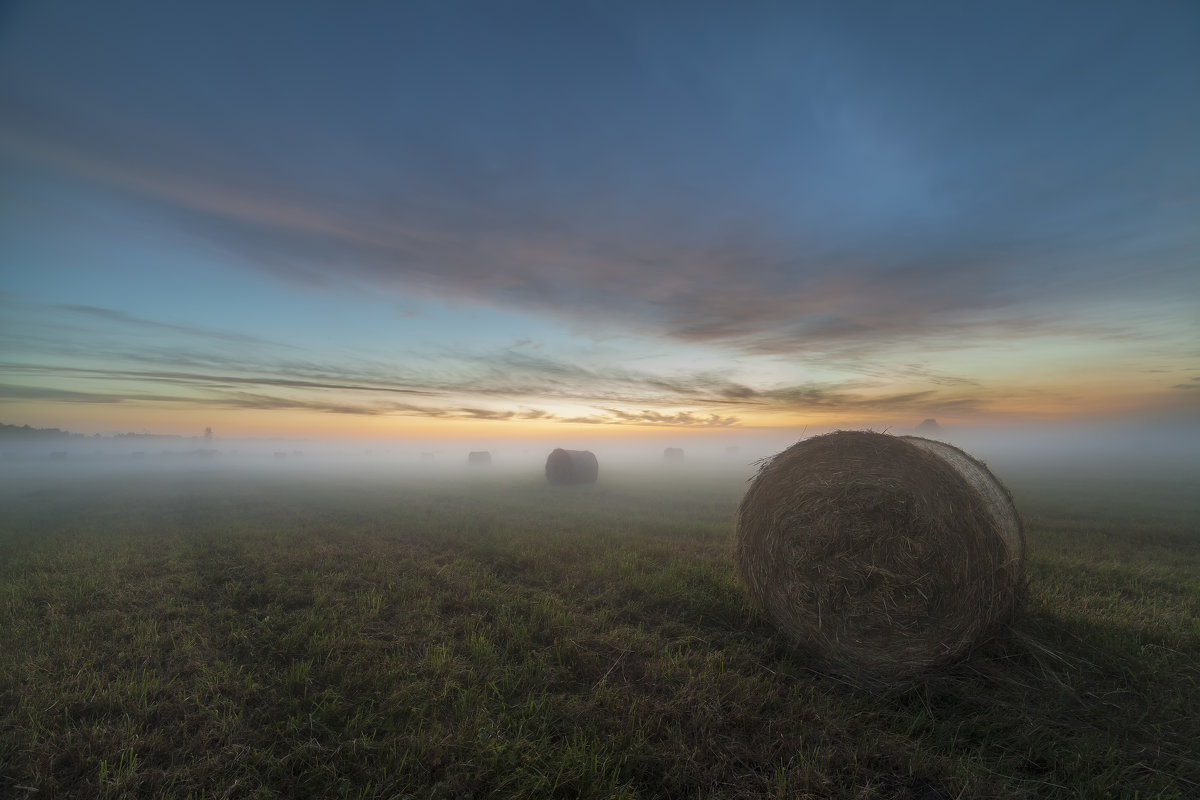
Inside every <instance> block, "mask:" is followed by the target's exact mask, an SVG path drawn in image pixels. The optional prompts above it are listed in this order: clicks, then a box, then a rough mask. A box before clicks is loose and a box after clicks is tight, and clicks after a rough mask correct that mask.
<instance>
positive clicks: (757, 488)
mask: <svg viewBox="0 0 1200 800" xmlns="http://www.w3.org/2000/svg"><path fill="white" fill-rule="evenodd" d="M926 441H928V440H920V442H914V441H912V440H911V439H907V440H906V439H901V438H897V437H893V436H888V435H886V434H878V433H870V432H859V431H848V432H847V431H843V432H838V433H833V434H827V435H825V436H818V437H814V438H812V439H808V440H805V441H802V442H799V443H797V444H795V445H793V446H792V447H790V448H788V449H787V450H785V451H784V452H782V453H780V454H779V455H777V456H776V457H775V458H773V459H772V460H771V461H770V462H769V463H767V464H766V465H764V466H763V468H762V469H761V470H760V472H759V474H758V476H757V477H756V478H755V479H754V481H753V482H752V484H751V486H750V489H749V490H748V491H747V492H746V496H745V497H744V498H743V500H742V503H741V506H740V507H739V509H738V519H737V561H738V568H739V571H740V572H741V575H742V577H743V579H744V581H745V583H746V585H747V588H748V590H749V592H750V594H751V596H752V597H753V598H754V600H755V601H756V602H758V603H759V604H760V605H761V606H762V607H763V609H764V610H765V611H766V612H767V615H768V616H769V617H770V618H771V619H772V621H774V622H775V624H776V625H778V626H779V627H780V628H781V629H782V630H783V631H784V632H786V633H787V634H788V635H789V636H790V637H791V638H792V639H793V640H794V641H795V642H796V643H797V644H798V645H800V646H801V647H802V648H804V649H805V650H808V651H809V652H811V653H812V654H813V655H815V656H816V657H817V658H818V659H819V660H821V661H823V662H825V663H826V664H827V665H829V666H831V667H833V668H835V669H838V670H839V671H843V672H846V673H850V674H855V675H858V676H861V677H863V678H867V679H871V680H876V681H878V680H883V681H893V680H903V679H905V678H907V677H909V676H911V675H913V674H915V673H917V672H920V671H922V670H925V669H928V668H929V667H932V666H935V665H938V664H942V663H945V662H947V661H950V660H952V659H954V658H956V657H958V656H960V655H962V654H963V653H965V652H966V651H967V650H969V649H970V648H971V647H972V646H974V645H975V644H976V643H978V642H979V641H980V640H982V639H983V638H984V637H985V636H987V635H988V634H989V633H990V632H992V631H993V630H994V629H995V628H996V627H997V626H999V625H1001V624H1002V623H1004V622H1005V621H1007V620H1008V619H1009V618H1010V617H1011V616H1012V614H1013V612H1014V611H1015V608H1016V604H1017V601H1018V598H1019V595H1020V591H1021V588H1022V586H1023V571H1022V558H1023V551H1024V538H1023V534H1022V531H1021V525H1020V518H1019V516H1018V515H1017V513H1016V509H1015V507H1013V505H1012V499H1011V497H1010V496H1009V494H1008V492H1007V491H1006V490H1005V489H1004V487H1003V486H1002V485H1001V484H1000V483H999V481H997V480H996V479H995V477H994V476H992V474H991V473H990V472H988V471H987V469H986V467H984V466H983V465H982V464H980V463H979V462H977V461H975V460H974V459H971V458H970V457H969V456H967V455H966V454H965V453H962V451H959V450H957V449H956V448H950V446H949V445H942V444H941V443H932V444H931V445H928V446H927V445H924V444H922V442H926ZM945 448H949V450H946V449H945ZM950 451H953V453H951V452H950ZM955 453H956V454H958V456H955V455H954V454H955Z"/></svg>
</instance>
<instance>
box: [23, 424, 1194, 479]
mask: <svg viewBox="0 0 1200 800" xmlns="http://www.w3.org/2000/svg"><path fill="white" fill-rule="evenodd" d="M882 430H885V431H886V432H888V433H892V434H896V435H923V436H928V437H929V438H934V439H939V440H941V441H945V442H949V443H951V444H954V445H956V446H958V447H961V448H962V449H964V450H966V451H967V452H968V453H970V454H971V455H973V456H975V457H976V458H978V459H980V460H982V461H984V462H986V463H987V464H988V465H989V466H990V467H991V469H992V471H993V472H995V473H996V474H997V475H998V476H999V477H1000V478H1001V479H1002V480H1003V479H1004V478H1005V474H1006V473H1030V472H1033V473H1038V472H1045V473H1053V474H1058V475H1064V474H1070V475H1076V476H1078V477H1080V478H1086V477H1088V476H1096V477H1104V478H1106V479H1112V478H1122V477H1125V478H1128V479H1130V480H1143V479H1152V478H1155V477H1162V478H1171V479H1175V480H1178V479H1190V478H1198V479H1200V455H1198V454H1200V426H1194V425H1193V426H1180V425H1169V424H1166V423H1153V422H1146V423H1141V424H1137V425H1130V424H1125V425H1116V424H1076V425H1057V426H1052V425H1042V426H1022V427H1015V426H1014V427H1008V428H997V427H991V428H954V427H941V426H937V427H934V428H933V429H932V430H931V429H929V428H928V426H927V427H924V428H920V429H919V428H917V427H916V426H914V427H912V428H908V429H902V428H888V429H882ZM825 432H827V431H826V430H794V431H786V430H783V431H780V430H775V431H755V430H747V431H744V432H728V433H722V434H721V435H711V434H710V435H691V436H688V435H664V436H651V437H645V438H639V439H628V438H626V439H616V438H613V437H604V436H592V437H572V436H563V437H561V438H559V439H553V440H551V439H530V440H523V441H522V440H493V441H478V442H471V441H464V440H449V439H447V440H441V441H438V440H422V441H405V440H388V441H358V440H356V441H337V440H324V439H301V438H297V439H274V438H273V439H254V438H225V437H215V436H214V437H209V438H206V437H171V436H152V435H136V436H135V435H117V436H90V437H89V436H80V435H68V434H62V433H59V435H26V436H14V435H6V436H4V437H3V438H0V476H2V477H4V478H5V479H6V480H10V481H11V480H15V479H19V478H21V477H22V476H25V477H29V478H44V479H52V480H53V479H55V478H62V479H75V478H83V477H86V476H88V475H90V474H107V475H117V474H126V475H128V476H129V477H130V478H131V479H135V478H136V476H137V475H138V474H140V473H158V474H163V473H171V472H178V473H181V474H185V473H194V472H196V471H203V472H223V471H229V472H237V473H245V474H279V475H287V474H293V475H295V474H303V473H313V474H320V473H322V472H335V473H337V474H343V475H344V474H370V473H377V474H380V475H385V476H394V477H395V478H396V479H397V480H418V479H426V478H433V477H439V478H447V479H453V478H455V477H462V478H466V479H474V480H478V479H480V478H482V477H485V476H504V477H508V478H519V477H521V476H528V477H529V479H530V480H531V481H534V480H541V479H543V478H544V473H543V470H544V467H545V463H546V458H547V456H548V455H549V453H550V452H551V451H552V450H553V449H555V448H556V447H562V448H565V449H572V450H590V451H592V452H593V453H595V454H596V457H597V459H598V461H599V463H600V478H599V482H600V483H603V482H604V481H605V479H606V478H610V479H611V478H613V477H615V476H619V475H622V474H625V473H634V472H639V471H644V470H645V471H654V472H656V473H658V474H660V475H667V474H669V475H675V476H679V477H680V478H686V477H687V476H689V475H692V476H701V475H708V476H717V475H728V476H729V478H730V479H731V480H744V479H746V478H748V477H750V476H752V475H753V474H754V472H755V471H756V469H757V465H758V463H759V462H760V461H761V460H762V459H764V458H769V457H770V456H772V455H774V454H775V453H778V452H780V451H781V450H783V449H785V448H786V447H788V446H790V445H791V444H793V443H795V442H796V441H799V440H800V439H802V438H807V437H809V436H813V435H819V434H821V433H825ZM667 448H679V449H682V450H683V458H682V459H681V460H674V459H668V458H667V457H666V456H665V451H666V449H667ZM477 451H486V452H488V453H489V454H490V463H489V464H482V465H481V464H471V463H468V456H469V454H470V453H472V452H477Z"/></svg>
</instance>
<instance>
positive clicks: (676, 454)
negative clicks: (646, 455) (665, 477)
mask: <svg viewBox="0 0 1200 800" xmlns="http://www.w3.org/2000/svg"><path fill="white" fill-rule="evenodd" d="M663 461H683V448H682V447H668V448H667V449H666V450H663Z"/></svg>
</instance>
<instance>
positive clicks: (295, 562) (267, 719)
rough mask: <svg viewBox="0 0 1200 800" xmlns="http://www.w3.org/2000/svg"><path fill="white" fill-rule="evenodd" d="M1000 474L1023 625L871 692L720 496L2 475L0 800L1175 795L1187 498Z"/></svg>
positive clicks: (1198, 698)
mask: <svg viewBox="0 0 1200 800" xmlns="http://www.w3.org/2000/svg"><path fill="white" fill-rule="evenodd" d="M1004 477H1005V478H1006V479H1009V482H1010V483H1011V484H1012V485H1013V487H1014V491H1015V493H1016V496H1017V500H1018V505H1019V506H1020V507H1021V510H1022V512H1023V513H1024V515H1025V517H1026V522H1027V527H1028V531H1027V533H1028V538H1029V558H1028V562H1027V566H1028V573H1029V578H1030V591H1029V597H1028V602H1027V605H1026V608H1025V610H1024V613H1023V614H1022V615H1021V617H1020V618H1019V620H1018V621H1017V622H1016V624H1015V625H1014V626H1013V628H1012V630H1011V631H1008V632H1006V633H1005V634H1004V635H1003V636H1001V637H1000V638H999V639H998V640H996V641H994V642H991V643H989V644H987V645H985V646H984V647H983V648H981V650H980V651H979V652H977V653H975V654H973V656H972V657H971V658H969V659H967V660H966V661H964V662H962V663H960V664H958V665H955V666H954V667H951V668H949V669H946V670H943V671H941V672H938V673H937V674H935V675H931V676H929V677H928V678H926V679H923V680H922V681H920V682H919V683H917V684H915V685H913V686H910V687H908V688H905V689H896V690H891V691H888V692H884V693H879V692H872V691H868V690H866V689H863V688H860V687H857V686H854V685H852V684H850V683H848V682H847V681H845V680H844V679H840V678H837V677H835V676H829V675H825V674H822V673H820V672H818V671H815V670H813V669H812V668H810V666H809V664H808V662H807V660H806V658H805V656H804V655H803V654H802V653H798V652H796V651H795V650H794V649H793V648H792V647H791V646H790V645H789V644H788V642H787V641H786V640H785V639H783V638H782V637H781V636H779V635H778V634H777V633H776V632H775V630H774V629H773V627H772V626H771V625H770V624H769V622H768V621H767V620H765V619H764V618H763V617H762V616H760V615H759V613H758V612H757V611H756V610H755V609H754V608H753V607H751V606H750V605H749V604H748V603H747V600H746V597H745V595H744V593H743V590H742V588H741V586H740V584H739V582H738V580H737V577H736V572H735V569H734V563H733V558H732V548H733V529H732V518H733V513H734V510H735V508H736V504H737V502H738V500H739V499H740V497H741V494H742V492H743V491H744V489H745V483H744V480H743V479H744V476H737V475H732V474H729V475H725V476H708V477H702V476H699V475H697V474H688V475H686V476H680V477H675V478H670V477H660V478H657V479H650V478H649V477H648V476H646V475H629V476H625V477H624V478H616V477H612V476H602V483H601V484H599V485H596V486H591V487H560V488H554V487H548V486H545V485H544V484H543V483H542V482H541V481H539V480H537V476H536V475H531V476H527V477H526V476H513V477H507V478H506V477H501V476H491V477H488V478H482V477H480V476H478V475H476V476H467V475H464V476H460V478H458V479H454V478H452V477H449V476H444V477H442V478H440V479H433V478H426V479H412V478H407V479H404V480H400V479H398V478H390V479H389V478H386V477H384V476H382V475H376V476H374V477H369V476H366V477H365V476H342V477H331V476H329V475H325V476H316V475H309V476H304V475H300V474H296V473H294V474H290V475H285V474H276V475H274V476H265V475H264V476H257V477H253V476H248V475H243V474H234V473H230V472H220V471H207V472H193V473H186V474H182V473H177V474H155V473H152V472H150V471H145V472H140V473H134V472H127V473H124V474H120V475H113V476H110V477H92V478H87V479H84V478H79V479H76V480H73V481H71V482H70V483H58V484H55V483H53V482H50V481H49V480H48V479H37V478H26V479H18V478H15V477H14V478H11V479H10V480H9V481H7V482H6V484H5V485H4V487H3V489H0V504H2V506H3V508H4V513H3V515H2V520H0V796H5V797H8V796H11V797H27V796H28V797H37V798H45V797H80V798H84V797H86V798H92V797H97V798H103V797H112V798H117V797H148V798H149V797H155V798H157V797H180V798H184V797H192V798H221V797H261V798H274V797H280V798H300V797H320V798H325V797H328V798H340V797H345V798H373V797H384V798H389V797H395V798H400V797H412V798H426V797H444V798H461V797H514V798H515V797H528V798H541V797H563V798H576V797H593V798H600V797H604V798H609V797H612V798H692V797H730V798H762V797H778V798H799V797H844V798H859V799H869V798H909V799H911V800H918V799H920V800H935V799H937V798H958V797H962V798H981V797H1015V798H1021V797H1063V798H1066V797H1072V798H1074V797H1097V798H1100V797H1105V798H1107V797H1128V798H1135V797H1137V798H1150V797H1163V798H1190V797H1195V796H1197V795H1198V794H1200V753H1198V750H1197V746H1196V744H1195V743H1196V742H1197V741H1200V667H1198V665H1200V622H1198V620H1200V530H1198V526H1197V524H1196V523H1197V520H1200V501H1198V500H1197V498H1196V497H1195V493H1194V484H1191V485H1190V486H1189V485H1187V484H1185V483H1183V482H1178V481H1177V482H1175V483H1172V482H1171V481H1169V480H1149V479H1147V480H1145V481H1142V482H1141V483H1140V484H1130V483H1128V482H1126V483H1121V484H1114V485H1105V484H1101V483H1095V484H1094V485H1087V484H1078V485H1067V484H1065V483H1063V484H1061V485H1052V484H1048V483H1047V482H1046V481H1045V480H1044V479H1043V478H1042V477H1037V476H1030V477H1029V479H1028V480H1022V479H1021V476H1016V478H1015V479H1014V477H1013V476H1009V475H1005V476H1004Z"/></svg>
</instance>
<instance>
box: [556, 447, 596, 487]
mask: <svg viewBox="0 0 1200 800" xmlns="http://www.w3.org/2000/svg"><path fill="white" fill-rule="evenodd" d="M599 476H600V463H599V462H598V461H596V456H595V454H594V453H592V452H591V451H590V450H563V449H562V448H561V447H560V448H557V449H555V450H554V452H552V453H551V454H550V455H549V457H547V458H546V480H547V481H549V482H550V483H552V484H555V485H560V486H561V485H566V484H571V483H595V482H596V478H598V477H599Z"/></svg>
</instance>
